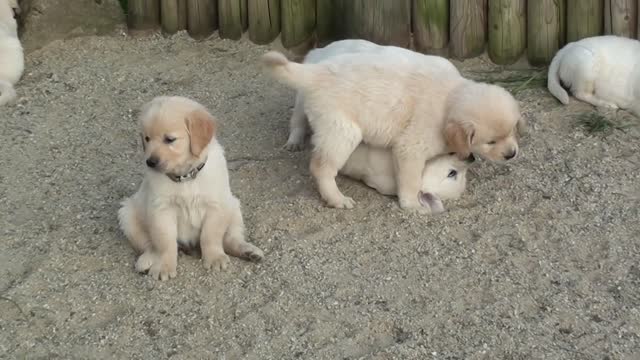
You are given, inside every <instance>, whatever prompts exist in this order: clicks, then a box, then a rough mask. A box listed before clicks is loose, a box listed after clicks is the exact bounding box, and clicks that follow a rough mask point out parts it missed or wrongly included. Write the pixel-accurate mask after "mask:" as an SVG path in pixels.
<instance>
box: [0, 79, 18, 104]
mask: <svg viewBox="0 0 640 360" xmlns="http://www.w3.org/2000/svg"><path fill="white" fill-rule="evenodd" d="M15 98H16V90H15V89H14V88H13V84H11V83H10V82H8V81H5V80H0V106H2V105H5V104H7V103H9V102H11V101H13V100H14V99H15Z"/></svg>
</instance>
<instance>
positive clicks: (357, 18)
mask: <svg viewBox="0 0 640 360" xmlns="http://www.w3.org/2000/svg"><path fill="white" fill-rule="evenodd" d="M347 4H348V5H347V6H350V7H351V9H350V11H345V12H344V14H345V16H346V18H345V19H344V21H345V22H346V23H347V24H350V26H349V28H350V30H351V31H349V32H350V34H349V37H355V38H362V39H365V40H369V41H372V42H375V43H378V44H381V45H396V46H402V47H408V46H409V45H410V42H411V2H410V0H350V1H348V2H347Z"/></svg>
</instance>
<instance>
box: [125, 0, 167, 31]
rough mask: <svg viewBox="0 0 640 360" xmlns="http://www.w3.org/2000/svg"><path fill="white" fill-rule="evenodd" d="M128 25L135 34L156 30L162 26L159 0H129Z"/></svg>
mask: <svg viewBox="0 0 640 360" xmlns="http://www.w3.org/2000/svg"><path fill="white" fill-rule="evenodd" d="M127 26H128V27H129V30H130V31H131V33H133V34H137V33H143V32H149V31H155V30H157V29H158V28H159V27H160V2H158V0H129V2H128V5H127Z"/></svg>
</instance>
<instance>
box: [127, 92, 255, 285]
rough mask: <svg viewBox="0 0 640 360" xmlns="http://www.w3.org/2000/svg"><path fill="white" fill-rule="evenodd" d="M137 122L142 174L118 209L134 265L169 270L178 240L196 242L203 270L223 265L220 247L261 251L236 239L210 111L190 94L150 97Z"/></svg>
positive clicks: (163, 274) (236, 210) (241, 253)
mask: <svg viewBox="0 0 640 360" xmlns="http://www.w3.org/2000/svg"><path fill="white" fill-rule="evenodd" d="M140 123H141V126H142V144H143V147H144V152H145V156H146V165H147V168H146V173H145V177H144V179H143V181H142V184H141V185H140V188H139V189H138V191H137V192H136V193H135V194H134V195H133V196H132V197H130V198H128V199H126V200H124V201H123V202H122V208H120V210H119V211H118V219H119V222H120V227H121V228H122V231H123V232H124V233H125V235H126V236H127V238H128V240H129V242H130V243H131V246H132V247H133V248H134V250H135V251H136V252H138V253H139V254H141V255H140V257H139V258H138V260H137V261H136V270H137V271H139V272H144V271H147V270H148V271H149V274H150V275H152V276H153V277H154V278H156V279H161V280H166V279H169V278H173V277H175V276H176V269H177V260H178V245H181V246H183V247H187V248H194V247H197V246H198V245H199V247H200V249H201V253H202V260H203V264H204V267H205V268H207V269H209V268H211V267H213V268H217V269H224V268H226V267H227V265H228V264H229V257H228V256H227V255H226V253H228V254H230V255H232V256H236V257H241V258H245V259H248V260H252V261H259V260H261V259H262V257H263V253H262V251H261V250H260V249H258V248H257V247H256V246H254V245H251V244H249V243H247V242H246V241H245V239H244V223H243V220H242V213H241V210H240V201H239V200H238V199H237V198H236V197H235V196H233V194H232V193H231V188H230V185H229V174H228V170H227V162H226V160H225V157H224V151H223V149H222V146H221V145H220V144H219V143H218V141H217V140H216V138H215V131H216V122H215V119H214V118H213V116H211V114H209V112H208V111H207V110H206V109H205V108H204V107H203V106H202V105H200V104H198V103H196V102H195V101H193V100H190V99H187V98H183V97H157V98H155V99H153V100H152V101H151V102H149V103H148V104H146V105H145V106H144V108H143V111H142V114H141V117H140Z"/></svg>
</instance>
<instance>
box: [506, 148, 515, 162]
mask: <svg viewBox="0 0 640 360" xmlns="http://www.w3.org/2000/svg"><path fill="white" fill-rule="evenodd" d="M516 155H518V151H517V150H511V152H510V153H508V154H506V155H505V156H504V159H505V160H511V159H513V158H514V157H516Z"/></svg>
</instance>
